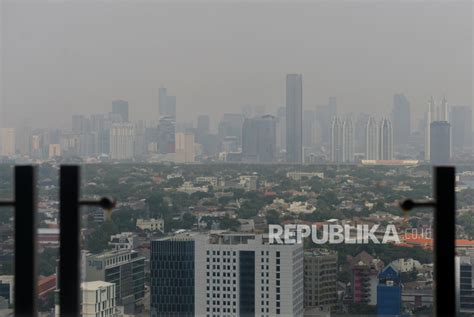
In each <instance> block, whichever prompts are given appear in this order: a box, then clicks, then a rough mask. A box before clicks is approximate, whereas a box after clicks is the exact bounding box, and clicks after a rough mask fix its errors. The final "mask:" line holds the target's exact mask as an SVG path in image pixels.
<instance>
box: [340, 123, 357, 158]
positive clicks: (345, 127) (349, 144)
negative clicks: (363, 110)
mask: <svg viewBox="0 0 474 317" xmlns="http://www.w3.org/2000/svg"><path fill="white" fill-rule="evenodd" d="M342 160H343V162H345V163H350V162H354V126H353V124H352V118H351V117H350V116H348V117H346V118H345V119H344V121H343V123H342Z"/></svg>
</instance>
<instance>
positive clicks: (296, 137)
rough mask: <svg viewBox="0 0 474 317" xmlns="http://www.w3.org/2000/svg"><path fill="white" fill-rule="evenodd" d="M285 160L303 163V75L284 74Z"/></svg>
mask: <svg viewBox="0 0 474 317" xmlns="http://www.w3.org/2000/svg"><path fill="white" fill-rule="evenodd" d="M286 161H287V162H289V163H303V76H302V75H300V74H289V75H286Z"/></svg>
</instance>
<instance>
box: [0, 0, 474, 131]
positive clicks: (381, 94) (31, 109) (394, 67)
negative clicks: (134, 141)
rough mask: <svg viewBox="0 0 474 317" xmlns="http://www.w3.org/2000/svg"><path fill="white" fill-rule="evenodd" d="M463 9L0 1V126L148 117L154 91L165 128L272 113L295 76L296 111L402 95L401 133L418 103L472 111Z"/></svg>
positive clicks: (154, 111)
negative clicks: (171, 104)
mask: <svg viewBox="0 0 474 317" xmlns="http://www.w3.org/2000/svg"><path fill="white" fill-rule="evenodd" d="M472 14H473V5H472V2H471V1H449V2H448V1H446V2H434V3H433V2H428V1H416V2H409V1H402V2H399V1H382V2H380V1H342V0H336V1H330V2H329V1H316V2H314V3H305V2H277V3H270V2H264V1H246V2H237V1H228V2H225V3H217V2H207V1H206V2H204V1H193V2H187V1H180V2H162V1H153V2H152V1H148V2H107V1H105V2H90V1H86V2H80V1H64V2H48V1H32V2H26V1H10V0H8V1H6V0H4V1H2V2H1V21H2V22H1V30H0V36H1V47H0V51H1V57H2V59H1V65H0V66H1V85H0V87H1V92H2V96H1V103H2V106H3V107H2V108H3V111H2V113H3V118H2V120H1V121H2V125H3V126H21V125H28V126H32V127H48V126H51V127H65V126H69V125H70V122H71V115H72V114H92V113H105V112H109V111H110V109H111V103H112V100H114V99H125V100H127V101H128V102H129V105H130V116H131V119H132V120H138V119H145V120H156V119H157V116H158V88H159V87H160V86H164V87H166V88H167V89H168V93H169V94H171V95H175V96H176V97H177V102H176V105H177V119H178V121H181V122H183V121H194V120H195V118H196V117H197V115H199V114H210V115H211V118H212V125H213V126H214V127H215V126H216V121H217V120H218V119H219V118H220V117H221V115H222V114H223V113H226V112H232V113H240V112H241V108H242V107H243V106H246V105H251V106H255V105H265V106H266V110H267V112H271V113H274V112H275V111H276V108H278V107H281V106H284V104H285V76H286V74H287V73H301V74H303V104H304V108H305V109H306V110H312V109H314V108H315V107H316V105H320V104H325V103H327V99H328V97H329V96H336V97H337V99H338V108H339V110H340V112H342V113H348V112H352V113H355V114H357V113H358V112H369V113H374V114H376V115H379V116H382V115H389V113H390V110H391V107H392V97H393V94H395V93H404V94H405V95H406V96H407V97H408V99H409V100H410V103H411V108H412V113H413V116H412V118H415V119H413V123H412V124H413V126H415V124H416V122H415V120H416V119H417V118H419V117H420V116H421V114H422V113H423V111H424V110H425V108H426V102H427V100H428V98H429V97H430V96H434V97H435V99H441V98H442V97H443V96H446V97H447V99H448V102H449V103H450V104H453V105H472V91H473V83H472V72H473V68H472V67H473V63H472V51H473V50H472V48H473V32H472V28H473V25H472Z"/></svg>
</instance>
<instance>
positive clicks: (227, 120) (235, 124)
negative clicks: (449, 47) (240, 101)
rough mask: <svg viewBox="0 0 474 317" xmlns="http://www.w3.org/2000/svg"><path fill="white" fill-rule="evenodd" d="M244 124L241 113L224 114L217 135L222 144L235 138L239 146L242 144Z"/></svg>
mask: <svg viewBox="0 0 474 317" xmlns="http://www.w3.org/2000/svg"><path fill="white" fill-rule="evenodd" d="M243 123H244V117H243V116H242V115H241V114H239V113H224V115H223V116H222V118H221V121H220V122H219V126H218V131H217V134H218V135H219V139H220V140H221V142H222V141H223V140H224V139H226V138H228V137H233V138H235V139H236V142H237V146H238V147H239V146H240V145H241V144H242V125H243Z"/></svg>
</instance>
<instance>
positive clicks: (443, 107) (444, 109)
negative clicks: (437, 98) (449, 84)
mask: <svg viewBox="0 0 474 317" xmlns="http://www.w3.org/2000/svg"><path fill="white" fill-rule="evenodd" d="M437 120H438V121H448V120H449V118H448V101H447V100H446V97H443V99H441V103H440V105H439V115H438V118H437Z"/></svg>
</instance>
